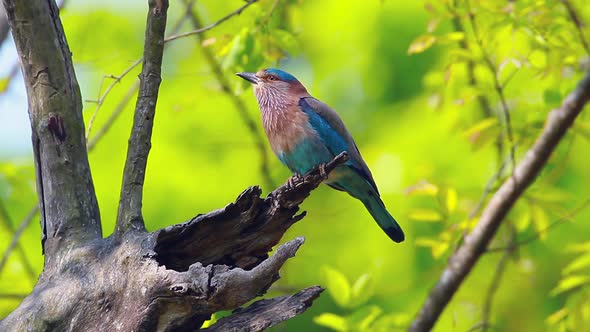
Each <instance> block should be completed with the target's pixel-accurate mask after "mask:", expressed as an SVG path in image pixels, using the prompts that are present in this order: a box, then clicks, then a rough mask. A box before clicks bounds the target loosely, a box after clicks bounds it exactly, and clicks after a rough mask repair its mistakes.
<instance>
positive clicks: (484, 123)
mask: <svg viewBox="0 0 590 332" xmlns="http://www.w3.org/2000/svg"><path fill="white" fill-rule="evenodd" d="M497 125H498V119H497V118H485V119H483V120H481V121H479V122H477V123H476V124H474V125H472V126H471V127H469V128H467V129H466V130H465V131H464V132H463V135H464V136H465V137H469V138H470V139H473V136H474V135H479V134H481V132H483V131H485V130H487V129H489V128H492V127H494V126H497Z"/></svg>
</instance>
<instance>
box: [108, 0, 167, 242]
mask: <svg viewBox="0 0 590 332" xmlns="http://www.w3.org/2000/svg"><path fill="white" fill-rule="evenodd" d="M167 12H168V1H167V0H149V12H148V17H147V24H146V29H145V44H144V51H143V67H142V70H141V74H140V75H139V79H140V85H139V96H138V98H137V104H136V106H135V117H134V119H133V129H132V131H131V137H130V138H129V147H128V149H127V160H126V161H125V169H124V171H123V186H122V187H121V198H120V201H119V211H118V215H117V226H116V229H115V235H116V236H117V237H121V236H122V235H123V233H125V232H127V231H130V230H133V231H140V232H144V233H145V225H144V221H143V216H142V214H141V203H142V197H143V182H144V180H145V169H146V166H147V158H148V154H149V152H150V148H151V138H152V128H153V126H154V116H155V114H156V103H157V101H158V90H159V88H160V82H161V81H162V79H161V77H160V74H161V71H162V57H163V54H164V32H165V31H166V19H167Z"/></svg>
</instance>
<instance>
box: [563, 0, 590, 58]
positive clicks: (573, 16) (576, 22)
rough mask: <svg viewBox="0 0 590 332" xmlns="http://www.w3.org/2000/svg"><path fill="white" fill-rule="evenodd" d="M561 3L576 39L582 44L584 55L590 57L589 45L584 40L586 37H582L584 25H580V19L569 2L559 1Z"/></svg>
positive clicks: (565, 0)
mask: <svg viewBox="0 0 590 332" xmlns="http://www.w3.org/2000/svg"><path fill="white" fill-rule="evenodd" d="M561 2H562V3H563V5H564V6H565V8H566V9H567V13H568V15H569V17H570V19H571V20H572V23H573V24H574V26H575V27H576V31H577V32H578V37H579V38H580V42H581V43H582V46H583V47H584V50H586V53H587V54H588V55H590V45H588V41H587V40H586V36H585V35H584V24H583V23H582V20H580V18H579V17H578V14H577V13H576V10H575V9H574V6H572V4H571V3H570V2H569V0H561Z"/></svg>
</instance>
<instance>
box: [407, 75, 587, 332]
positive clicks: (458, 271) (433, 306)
mask: <svg viewBox="0 0 590 332" xmlns="http://www.w3.org/2000/svg"><path fill="white" fill-rule="evenodd" d="M589 99H590V73H587V74H586V75H585V76H584V78H583V79H582V80H581V81H580V83H579V84H578V86H577V87H576V89H575V90H574V91H573V92H572V93H571V94H570V95H569V96H567V98H566V99H565V100H564V101H563V103H562V105H561V107H560V108H559V109H556V110H553V111H551V112H550V113H549V116H548V118H547V122H546V124H545V128H544V129H543V131H542V133H541V135H540V136H539V137H538V138H537V140H536V142H535V143H534V145H533V146H532V147H531V148H530V149H529V150H528V151H527V153H526V154H525V156H524V157H523V159H522V160H521V161H520V162H519V164H518V165H517V166H516V168H515V169H514V172H513V175H512V176H511V177H510V178H508V179H506V181H505V182H504V183H503V184H502V186H501V187H500V189H499V190H498V191H497V192H496V193H495V194H494V196H493V197H492V198H491V200H490V201H489V202H488V204H487V206H486V208H485V209H484V211H483V213H482V215H481V217H480V220H479V222H478V223H477V225H476V226H475V227H474V229H473V230H472V231H471V233H469V235H467V236H466V237H465V242H464V244H463V245H462V246H461V247H460V248H459V249H458V250H457V251H456V252H455V253H454V254H453V255H452V256H451V258H450V260H449V263H448V265H447V267H446V268H445V270H444V271H443V273H442V275H441V277H440V279H439V281H438V282H437V284H436V285H435V286H434V288H433V289H432V290H431V292H430V294H429V296H428V298H427V299H426V301H425V303H424V305H423V307H422V309H421V310H420V312H419V313H418V315H417V317H416V319H415V320H414V322H413V323H412V326H411V327H410V331H413V332H416V331H429V330H430V329H431V328H432V327H433V326H434V324H435V322H436V321H437V319H438V317H439V316H440V314H441V313H442V311H443V309H444V308H445V306H446V305H447V304H448V302H449V301H450V300H451V298H452V297H453V295H454V294H455V292H456V291H457V289H458V288H459V286H460V285H461V283H462V282H463V280H464V279H465V277H466V276H467V274H468V273H469V272H470V271H471V269H472V268H473V267H474V265H475V263H476V262H477V261H478V259H479V257H480V256H481V255H482V254H483V253H484V252H485V250H486V247H487V246H488V244H489V242H490V241H491V239H492V238H493V236H494V234H495V233H496V230H497V229H498V227H499V226H500V224H501V222H502V220H503V219H504V217H505V216H506V214H507V213H508V211H509V210H510V208H512V206H513V205H514V203H515V202H516V200H517V199H518V198H519V197H520V195H521V194H522V193H523V192H524V190H525V189H526V188H527V187H528V186H529V185H530V184H531V183H532V182H533V181H534V179H535V177H536V176H537V175H538V174H539V172H540V171H541V169H542V168H543V166H544V165H545V163H546V162H547V160H548V159H549V156H550V155H551V153H552V152H553V150H554V149H555V148H556V147H557V144H558V143H559V142H560V140H561V139H562V137H563V136H564V135H565V133H566V131H567V130H568V128H569V127H570V126H571V125H572V123H573V122H574V120H575V118H576V117H577V116H578V114H579V113H580V112H581V111H582V109H583V107H584V106H585V105H586V103H587V102H588V100H589Z"/></svg>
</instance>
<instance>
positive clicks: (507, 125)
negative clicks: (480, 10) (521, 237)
mask: <svg viewBox="0 0 590 332" xmlns="http://www.w3.org/2000/svg"><path fill="white" fill-rule="evenodd" d="M465 5H466V7H467V17H468V18H469V22H470V23H471V29H472V30H473V36H474V39H475V42H476V43H477V45H478V46H479V48H480V50H481V53H482V55H483V60H484V63H485V64H486V66H487V68H488V70H489V71H490V74H492V77H493V78H494V89H495V90H496V93H497V94H498V98H499V99H500V105H501V108H500V110H501V111H502V112H501V113H502V115H503V117H504V119H503V120H504V130H505V133H506V137H507V139H508V144H509V145H510V163H511V165H512V173H514V168H515V167H516V160H515V155H516V145H515V142H514V134H513V130H512V123H511V120H510V108H509V107H508V103H507V102H506V97H505V95H504V87H503V86H502V84H501V82H500V78H499V75H498V73H497V72H496V70H497V68H496V65H495V64H494V62H493V61H492V58H491V56H490V54H489V53H488V52H487V50H486V48H485V46H484V45H483V40H482V39H481V35H480V34H479V30H478V26H477V22H476V20H475V13H473V12H472V9H471V5H470V3H469V1H468V0H466V1H465Z"/></svg>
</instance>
